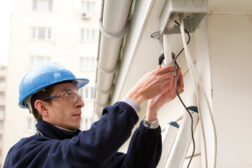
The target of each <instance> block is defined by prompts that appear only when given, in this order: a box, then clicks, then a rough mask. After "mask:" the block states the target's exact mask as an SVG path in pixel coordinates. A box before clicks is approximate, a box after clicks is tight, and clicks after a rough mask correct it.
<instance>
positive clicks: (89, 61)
mask: <svg viewBox="0 0 252 168" xmlns="http://www.w3.org/2000/svg"><path fill="white" fill-rule="evenodd" d="M95 68H96V59H95V57H81V58H80V70H81V71H95Z"/></svg>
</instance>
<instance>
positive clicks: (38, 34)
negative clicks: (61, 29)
mask: <svg viewBox="0 0 252 168" xmlns="http://www.w3.org/2000/svg"><path fill="white" fill-rule="evenodd" d="M32 39H33V40H51V28H47V27H33V28H32Z"/></svg>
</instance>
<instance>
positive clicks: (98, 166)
mask: <svg viewBox="0 0 252 168" xmlns="http://www.w3.org/2000/svg"><path fill="white" fill-rule="evenodd" d="M137 121H138V116H137V114H136V112H135V111H134V109H133V108H132V107H131V106H129V105H128V104H127V103H124V102H118V103H116V104H114V105H112V106H107V107H106V108H104V110H103V116H102V118H101V119H100V120H99V121H97V122H95V123H94V124H93V125H92V126H91V128H90V129H89V130H87V131H77V132H69V131H65V130H62V129H59V128H57V127H55V126H53V125H51V124H49V123H47V122H45V121H43V120H40V121H38V123H37V125H36V127H37V129H38V131H40V132H41V133H42V134H43V135H34V136H31V137H28V138H23V139H21V140H20V141H19V142H18V143H17V144H15V145H14V146H13V147H12V148H11V149H10V150H9V152H8V155H7V157H6V160H5V164H4V168H40V167H43V168H124V167H125V168H154V167H156V166H157V164H158V161H159V159H160V155H161V148H162V146H161V145H162V144H161V133H160V132H161V131H160V127H159V128H157V129H149V128H147V127H145V126H144V125H143V123H142V122H141V124H140V126H139V127H138V128H137V130H136V131H135V133H134V135H133V137H132V139H131V142H130V145H129V148H128V151H127V154H123V153H119V152H117V150H118V149H119V147H120V146H121V145H122V144H123V143H124V142H125V141H126V140H127V139H128V138H129V137H130V134H131V131H132V129H133V127H134V125H135V124H136V123H137Z"/></svg>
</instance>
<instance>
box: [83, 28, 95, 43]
mask: <svg viewBox="0 0 252 168" xmlns="http://www.w3.org/2000/svg"><path fill="white" fill-rule="evenodd" d="M95 40H96V29H94V28H82V29H81V41H82V42H94V41H95Z"/></svg>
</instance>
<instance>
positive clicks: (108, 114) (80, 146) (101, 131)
mask: <svg viewBox="0 0 252 168" xmlns="http://www.w3.org/2000/svg"><path fill="white" fill-rule="evenodd" d="M137 121H138V116H137V114H136V112H135V110H134V109H133V108H132V107H131V106H129V105H128V104H127V103H123V102H118V103H116V104H114V105H113V106H107V107H106V108H105V109H104V110H103V116H102V118H101V119H100V120H99V121H97V122H95V123H94V124H93V125H92V126H91V128H90V129H89V130H88V131H83V132H80V134H79V135H78V136H76V137H74V138H72V139H71V140H66V141H63V142H62V144H61V148H62V149H61V150H63V152H62V153H66V155H67V157H66V158H67V159H68V162H71V163H72V164H71V165H72V166H74V165H75V164H76V163H78V165H76V167H78V166H79V165H82V166H83V165H85V164H87V163H90V165H92V167H100V165H101V164H103V163H104V162H106V161H107V160H110V159H111V156H113V155H114V154H115V153H116V152H117V150H118V149H119V147H120V146H121V145H122V144H123V143H124V142H125V141H126V140H127V139H128V138H129V136H130V134H131V131H132V129H133V127H134V125H135V124H136V122H137ZM79 162H80V163H79Z"/></svg>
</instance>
